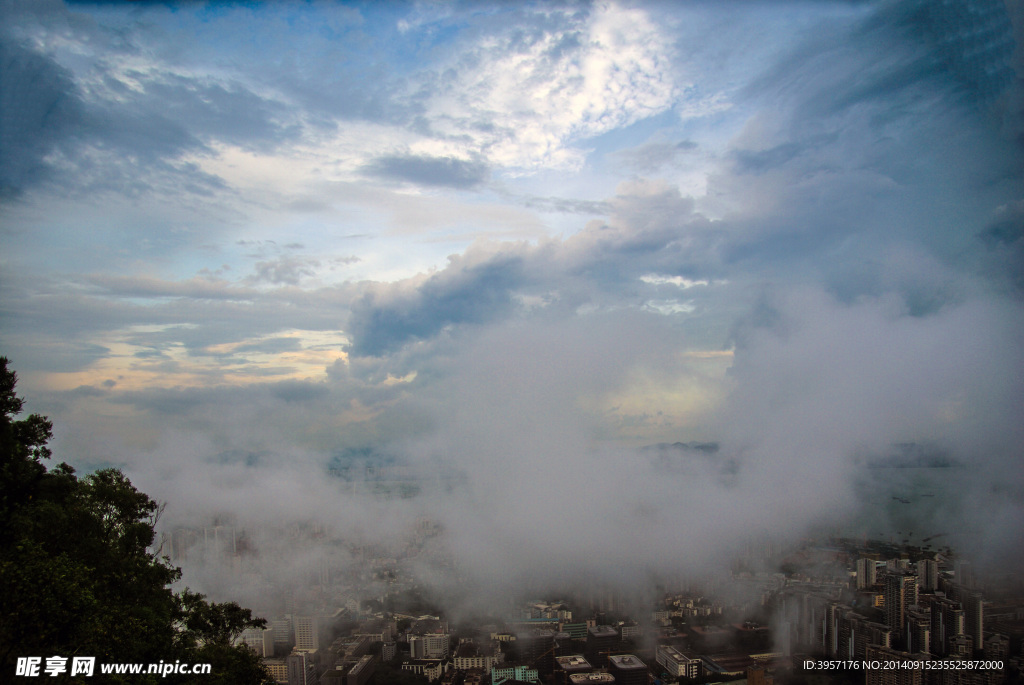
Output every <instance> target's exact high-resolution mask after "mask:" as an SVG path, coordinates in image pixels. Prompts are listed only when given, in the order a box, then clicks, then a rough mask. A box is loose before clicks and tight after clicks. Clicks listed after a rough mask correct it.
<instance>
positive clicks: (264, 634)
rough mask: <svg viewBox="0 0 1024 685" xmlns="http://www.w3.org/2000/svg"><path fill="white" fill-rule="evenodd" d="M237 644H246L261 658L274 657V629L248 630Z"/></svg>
mask: <svg viewBox="0 0 1024 685" xmlns="http://www.w3.org/2000/svg"><path fill="white" fill-rule="evenodd" d="M235 644H236V645H238V644H244V645H246V646H247V647H248V648H249V649H251V650H252V651H254V652H256V654H258V655H259V656H261V657H271V656H274V631H273V629H272V628H246V629H245V630H243V631H242V633H241V634H240V635H239V636H238V638H237V639H236V640H235Z"/></svg>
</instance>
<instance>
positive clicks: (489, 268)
mask: <svg viewBox="0 0 1024 685" xmlns="http://www.w3.org/2000/svg"><path fill="white" fill-rule="evenodd" d="M522 278H523V274H522V263H521V261H520V259H519V258H518V257H517V256H514V257H504V256H499V257H497V258H494V259H491V260H488V261H486V262H483V263H481V264H464V263H463V261H462V260H461V259H453V260H452V263H451V264H449V266H448V267H447V268H446V269H445V270H444V271H442V272H440V273H438V274H435V275H432V276H430V277H429V278H427V279H426V280H425V281H423V283H422V284H418V285H416V286H414V287H412V288H409V286H404V287H396V288H380V289H376V290H374V291H372V292H369V293H367V294H365V295H363V296H362V297H361V298H359V299H357V300H356V301H355V302H353V303H352V314H351V317H350V318H349V321H348V326H347V328H346V330H347V331H348V333H349V334H350V335H351V337H352V346H351V351H352V353H353V354H356V355H370V356H380V355H382V354H385V353H388V352H394V351H395V350H397V349H398V348H400V347H402V346H403V345H404V344H406V343H407V342H410V341H414V340H422V339H424V338H428V337H431V336H433V335H436V334H437V333H438V332H439V331H441V330H442V329H443V328H445V327H446V326H450V325H453V324H466V323H471V324H475V323H484V322H487V321H493V320H495V319H500V318H503V317H504V316H506V315H507V314H508V313H509V311H510V310H511V309H512V307H513V306H514V301H513V298H512V293H513V290H514V289H515V288H516V286H518V285H519V284H520V283H522Z"/></svg>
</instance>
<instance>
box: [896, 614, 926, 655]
mask: <svg viewBox="0 0 1024 685" xmlns="http://www.w3.org/2000/svg"><path fill="white" fill-rule="evenodd" d="M931 633H932V615H931V612H930V611H925V610H924V609H923V608H922V607H919V606H916V605H915V606H912V607H910V608H908V609H907V613H906V619H905V623H904V628H903V641H904V645H905V647H906V650H907V651H908V652H910V653H911V654H922V653H923V654H928V653H930V652H931Z"/></svg>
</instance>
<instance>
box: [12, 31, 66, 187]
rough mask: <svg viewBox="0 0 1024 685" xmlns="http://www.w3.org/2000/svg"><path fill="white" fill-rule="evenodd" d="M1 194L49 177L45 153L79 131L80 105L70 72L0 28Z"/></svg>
mask: <svg viewBox="0 0 1024 685" xmlns="http://www.w3.org/2000/svg"><path fill="white" fill-rule="evenodd" d="M0 77H2V78H3V82H4V87H3V88H2V89H0V111H2V112H3V115H2V116H3V126H2V127H0V159H2V160H3V163H2V164H0V198H2V197H3V196H4V195H9V194H11V193H18V192H20V191H22V190H25V189H26V188H28V187H31V186H33V185H35V184H37V183H39V182H41V181H43V180H45V179H47V178H48V177H49V175H50V168H49V165H48V164H47V162H46V157H47V156H48V155H49V154H50V153H51V152H52V151H53V150H54V148H56V147H57V146H58V145H60V144H62V143H66V142H68V139H69V138H70V137H71V136H74V135H75V134H80V133H81V127H82V124H83V119H84V116H85V115H84V107H83V104H82V102H81V99H80V96H79V94H78V93H77V92H76V89H75V87H74V83H73V80H72V76H71V74H70V73H69V72H68V71H67V70H66V69H64V68H62V67H61V66H60V65H58V64H57V63H56V62H54V61H53V60H52V59H49V58H48V57H46V56H44V55H40V54H38V53H36V52H34V51H32V50H30V49H29V48H27V47H25V46H24V45H22V44H20V43H18V42H16V41H15V40H13V39H12V38H11V37H10V36H9V35H8V34H7V32H6V31H0Z"/></svg>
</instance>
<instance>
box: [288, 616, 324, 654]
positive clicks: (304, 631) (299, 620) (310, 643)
mask: <svg viewBox="0 0 1024 685" xmlns="http://www.w3.org/2000/svg"><path fill="white" fill-rule="evenodd" d="M292 622H293V624H294V625H295V649H309V650H312V651H316V650H318V649H320V621H319V620H318V619H317V617H316V616H296V617H294V619H293V621H292Z"/></svg>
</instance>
